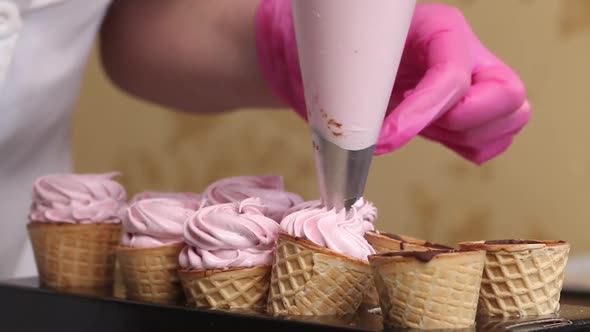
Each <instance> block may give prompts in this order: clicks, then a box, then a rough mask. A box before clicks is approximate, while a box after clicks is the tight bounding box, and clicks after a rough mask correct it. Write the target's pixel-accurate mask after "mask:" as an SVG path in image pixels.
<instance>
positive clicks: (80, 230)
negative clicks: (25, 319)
mask: <svg viewBox="0 0 590 332" xmlns="http://www.w3.org/2000/svg"><path fill="white" fill-rule="evenodd" d="M27 230H28V233H29V237H30V239H31V243H32V246H33V252H34V255H35V262H36V265H37V270H38V272H39V281H40V283H41V285H42V286H44V287H47V288H51V289H55V290H64V291H68V290H71V291H75V292H80V293H85V294H90V295H103V293H104V294H105V295H106V294H108V292H109V291H110V292H112V288H113V283H114V269H115V251H114V248H115V246H116V245H117V244H118V243H119V239H120V236H121V224H112V223H92V224H68V223H42V222H32V223H29V224H28V225H27ZM98 290H104V292H102V291H98ZM95 291H98V292H95Z"/></svg>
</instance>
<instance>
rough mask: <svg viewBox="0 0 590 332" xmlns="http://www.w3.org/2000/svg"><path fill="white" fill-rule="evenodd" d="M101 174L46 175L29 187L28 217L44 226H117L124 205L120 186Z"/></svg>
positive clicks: (122, 213) (123, 190)
mask: <svg viewBox="0 0 590 332" xmlns="http://www.w3.org/2000/svg"><path fill="white" fill-rule="evenodd" d="M117 175H119V173H117V172H112V173H102V174H48V175H44V176H41V177H39V178H38V179H37V180H36V181H35V184H34V186H33V203H32V205H31V212H30V215H29V218H30V220H31V221H34V222H48V223H71V224H76V223H83V224H91V223H102V222H104V223H119V222H121V219H122V218H123V217H124V213H125V207H126V206H127V193H126V191H125V188H124V187H123V185H121V184H120V183H118V182H117V181H115V180H114V179H113V178H114V177H116V176H117Z"/></svg>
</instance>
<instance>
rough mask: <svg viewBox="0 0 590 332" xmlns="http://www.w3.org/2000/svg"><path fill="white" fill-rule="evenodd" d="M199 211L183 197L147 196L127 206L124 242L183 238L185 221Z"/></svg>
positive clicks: (171, 241)
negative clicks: (188, 204) (188, 206)
mask: <svg viewBox="0 0 590 332" xmlns="http://www.w3.org/2000/svg"><path fill="white" fill-rule="evenodd" d="M194 213H195V209H191V208H187V206H186V203H185V202H183V201H182V200H176V199H171V198H146V199H142V200H139V201H137V202H135V203H133V204H131V205H130V206H129V207H128V208H127V217H126V218H125V219H124V220H123V230H124V231H125V233H124V235H123V239H122V244H123V245H124V246H127V247H135V248H146V247H158V246H164V245H169V244H175V243H182V242H183V232H184V224H185V222H186V221H187V220H188V218H189V217H190V216H191V215H192V214H194Z"/></svg>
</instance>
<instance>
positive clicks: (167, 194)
mask: <svg viewBox="0 0 590 332" xmlns="http://www.w3.org/2000/svg"><path fill="white" fill-rule="evenodd" d="M150 198H170V199H174V200H177V201H181V202H184V203H185V204H186V206H187V208H192V209H193V210H197V209H198V208H199V206H200V203H201V199H202V195H201V194H198V193H193V192H174V191H150V190H148V191H142V192H140V193H137V194H135V195H134V196H133V198H131V200H130V201H129V204H133V203H135V202H137V201H140V200H144V199H150Z"/></svg>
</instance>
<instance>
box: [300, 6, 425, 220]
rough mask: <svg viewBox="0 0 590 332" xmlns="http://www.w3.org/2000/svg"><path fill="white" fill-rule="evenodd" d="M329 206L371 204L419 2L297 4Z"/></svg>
mask: <svg viewBox="0 0 590 332" xmlns="http://www.w3.org/2000/svg"><path fill="white" fill-rule="evenodd" d="M291 4H292V8H293V21H294V25H295V37H296V40H297V51H298V55H299V62H300V66H301V73H302V79H303V88H304V94H305V102H306V107H307V118H308V123H309V126H310V129H311V135H312V142H313V148H314V158H315V163H316V171H317V176H318V181H319V187H320V193H321V198H322V201H323V202H324V204H326V206H327V207H328V208H330V209H331V208H335V209H336V210H337V211H340V210H341V209H343V208H345V209H347V210H348V209H349V208H350V206H351V205H352V204H354V203H355V202H356V201H357V199H358V198H360V197H362V196H363V193H364V190H365V184H366V181H367V178H368V175H369V169H370V166H371V160H372V158H373V152H374V150H375V145H376V143H377V140H378V138H379V132H380V130H381V126H382V125H383V119H384V117H385V112H386V110H387V105H388V103H389V99H390V96H391V91H392V89H393V83H394V81H395V77H396V75H397V71H398V67H399V63H400V58H401V55H402V51H403V48H404V45H405V41H406V38H407V34H408V29H409V26H410V22H411V19H412V15H413V13H414V8H415V6H416V0H369V1H367V0H292V1H291Z"/></svg>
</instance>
